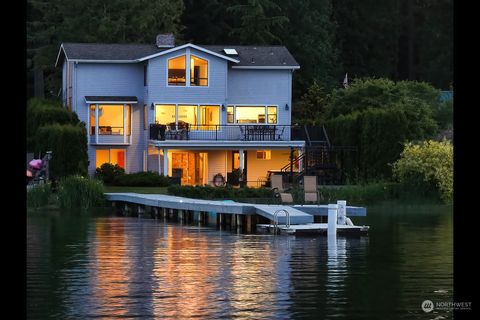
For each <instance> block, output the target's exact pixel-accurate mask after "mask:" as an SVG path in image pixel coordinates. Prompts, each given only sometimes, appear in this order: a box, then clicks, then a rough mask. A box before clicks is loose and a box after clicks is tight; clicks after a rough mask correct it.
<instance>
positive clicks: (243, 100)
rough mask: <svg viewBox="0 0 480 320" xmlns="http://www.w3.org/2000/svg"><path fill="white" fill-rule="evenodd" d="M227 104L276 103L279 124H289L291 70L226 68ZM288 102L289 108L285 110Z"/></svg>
mask: <svg viewBox="0 0 480 320" xmlns="http://www.w3.org/2000/svg"><path fill="white" fill-rule="evenodd" d="M227 87H228V96H227V104H229V105H230V104H256V103H258V104H272V105H278V109H277V112H278V115H277V117H278V123H277V124H279V125H289V124H290V122H291V117H290V114H291V107H292V95H291V92H292V71H291V70H247V69H232V68H230V69H229V70H228V84H227ZM286 104H288V106H289V110H285V105H286Z"/></svg>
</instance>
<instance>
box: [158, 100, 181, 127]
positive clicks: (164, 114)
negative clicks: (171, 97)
mask: <svg viewBox="0 0 480 320" xmlns="http://www.w3.org/2000/svg"><path fill="white" fill-rule="evenodd" d="M175 109H176V106H175V105H174V104H156V105H155V123H158V124H165V125H167V124H170V123H175V122H176V112H175Z"/></svg>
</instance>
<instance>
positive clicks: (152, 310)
mask: <svg viewBox="0 0 480 320" xmlns="http://www.w3.org/2000/svg"><path fill="white" fill-rule="evenodd" d="M372 216H373V217H374V214H373V215H372ZM369 218H370V217H369ZM65 219H66V218H63V217H56V218H55V219H54V220H50V218H48V219H47V218H46V217H45V218H40V217H38V218H36V219H29V220H27V223H28V229H27V232H28V252H27V275H28V282H27V287H28V290H29V291H28V295H27V297H28V300H29V301H28V310H29V318H32V319H44V318H49V317H53V318H67V319H70V318H72V319H84V318H90V317H104V318H119V317H125V318H134V317H137V318H144V319H165V318H172V319H177V318H200V319H217V318H240V319H252V318H254V319H289V318H292V319H318V318H329V317H338V318H343V319H352V318H356V319H358V318H360V319H371V318H373V317H384V318H388V319H399V318H402V317H403V315H409V316H413V317H417V316H418V317H420V316H422V315H423V314H422V313H421V309H420V308H419V304H418V303H419V300H420V303H421V301H423V300H424V299H425V298H432V299H431V300H435V299H436V298H438V299H439V298H442V300H443V301H448V299H450V298H451V297H452V288H453V274H452V272H453V266H452V263H453V259H452V257H451V254H452V251H451V249H452V241H451V240H452V237H451V233H452V219H451V217H450V216H449V215H444V216H442V217H440V218H439V217H438V216H436V215H431V219H425V221H423V222H421V223H419V222H418V219H415V218H414V216H413V215H410V216H402V215H398V216H390V218H389V219H390V220H389V219H387V218H385V216H383V215H382V216H381V219H378V220H372V221H371V222H370V223H368V224H370V225H371V226H372V229H371V234H370V236H369V237H361V238H344V237H340V236H338V237H335V238H327V237H304V238H302V237H286V236H270V235H245V234H235V233H232V232H229V231H219V230H215V229H212V228H203V227H198V226H187V225H178V224H169V223H164V222H159V221H155V220H149V219H136V218H123V217H122V218H117V217H107V218H92V219H83V220H80V221H71V220H68V219H66V220H65ZM370 219H373V218H370ZM372 222H374V223H372ZM75 223H77V224H78V225H75ZM72 224H73V226H72ZM72 229H81V230H83V231H82V232H78V233H77V234H76V235H75V236H74V237H71V238H70V237H68V236H66V235H67V234H70V233H71V230H72ZM65 239H68V240H65ZM441 315H442V316H444V317H446V318H448V317H449V316H450V315H449V314H448V313H445V314H441Z"/></svg>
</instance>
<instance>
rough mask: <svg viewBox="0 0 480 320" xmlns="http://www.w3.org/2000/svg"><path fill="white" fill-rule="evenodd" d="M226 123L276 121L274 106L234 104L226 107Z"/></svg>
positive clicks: (273, 122) (275, 108)
mask: <svg viewBox="0 0 480 320" xmlns="http://www.w3.org/2000/svg"><path fill="white" fill-rule="evenodd" d="M227 123H241V124H243V123H247V124H249V123H269V124H276V123H277V107H276V106H234V105H229V106H228V107H227Z"/></svg>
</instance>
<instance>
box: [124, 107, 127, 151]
mask: <svg viewBox="0 0 480 320" xmlns="http://www.w3.org/2000/svg"><path fill="white" fill-rule="evenodd" d="M126 122H127V107H126V106H125V103H124V104H123V143H127V130H125V129H126V128H125V123H126Z"/></svg>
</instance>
